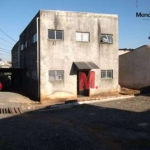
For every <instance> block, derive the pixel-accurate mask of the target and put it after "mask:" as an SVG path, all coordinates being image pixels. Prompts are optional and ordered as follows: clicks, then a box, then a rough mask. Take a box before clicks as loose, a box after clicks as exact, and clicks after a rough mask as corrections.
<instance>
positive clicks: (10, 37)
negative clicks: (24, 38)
mask: <svg viewBox="0 0 150 150" xmlns="http://www.w3.org/2000/svg"><path fill="white" fill-rule="evenodd" d="M0 31H1V32H2V33H3V34H5V35H6V36H7V37H9V38H10V39H11V40H12V41H14V42H16V41H15V40H14V39H13V38H12V37H10V36H9V35H8V34H6V33H5V32H4V31H3V30H2V29H0Z"/></svg>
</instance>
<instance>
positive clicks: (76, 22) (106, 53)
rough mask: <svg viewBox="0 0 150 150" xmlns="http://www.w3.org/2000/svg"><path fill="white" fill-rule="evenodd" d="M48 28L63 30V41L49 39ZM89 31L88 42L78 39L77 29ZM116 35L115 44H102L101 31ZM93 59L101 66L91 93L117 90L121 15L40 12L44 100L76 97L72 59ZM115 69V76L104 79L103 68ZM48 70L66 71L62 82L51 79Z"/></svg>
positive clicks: (87, 60)
mask: <svg viewBox="0 0 150 150" xmlns="http://www.w3.org/2000/svg"><path fill="white" fill-rule="evenodd" d="M48 29H54V30H63V31H64V40H50V39H48ZM77 31H79V32H89V33H90V41H89V42H77V41H76V32H77ZM101 33H103V34H113V39H114V41H113V44H101V43H100V34H101ZM78 61H79V62H81V61H84V62H89V61H92V62H94V63H95V64H96V65H98V66H99V68H100V69H94V70H93V71H95V73H96V80H95V81H96V84H95V85H96V86H97V87H98V88H94V89H90V96H92V95H96V94H99V93H101V92H108V91H116V90H118V17H117V16H116V15H99V14H89V13H75V12H53V11H40V89H41V93H40V94H41V100H44V99H48V98H49V99H57V98H76V97H77V72H76V71H75V70H74V71H73V73H72V69H73V68H72V65H73V62H78ZM109 69H110V70H113V79H101V70H109ZM49 70H64V80H63V81H49Z"/></svg>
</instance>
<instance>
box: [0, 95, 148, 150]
mask: <svg viewBox="0 0 150 150" xmlns="http://www.w3.org/2000/svg"><path fill="white" fill-rule="evenodd" d="M48 108H49V107H48V106H47V108H45V109H42V110H35V111H32V112H28V113H24V114H21V115H17V116H11V117H9V118H5V119H1V120H0V128H1V131H0V149H2V150H41V149H42V150H122V149H123V150H124V149H125V150H148V149H150V119H149V118H150V111H149V108H150V97H149V96H137V97H135V98H131V99H122V100H116V101H110V102H100V103H95V104H90V105H89V104H84V105H78V106H74V107H70V108H66V109H59V110H51V111H49V110H48Z"/></svg>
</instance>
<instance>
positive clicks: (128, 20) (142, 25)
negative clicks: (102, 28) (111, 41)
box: [0, 0, 150, 61]
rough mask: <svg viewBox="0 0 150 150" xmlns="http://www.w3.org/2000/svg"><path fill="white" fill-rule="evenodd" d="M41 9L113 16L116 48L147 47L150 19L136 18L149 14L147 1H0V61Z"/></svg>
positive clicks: (4, 58)
mask: <svg viewBox="0 0 150 150" xmlns="http://www.w3.org/2000/svg"><path fill="white" fill-rule="evenodd" d="M43 9H45V10H63V11H76V12H91V13H102V14H117V15H118V18H119V22H118V23H119V28H118V31H119V41H118V42H119V48H132V49H134V48H137V47H140V46H142V45H149V44H150V40H149V39H148V37H150V17H147V18H142V17H136V12H142V13H150V0H0V58H2V60H8V61H11V49H12V48H13V46H14V44H15V43H16V42H17V41H18V40H19V35H20V34H21V32H22V31H23V30H24V28H25V27H26V26H27V25H28V24H29V22H30V21H31V20H32V18H33V17H34V16H35V15H36V13H37V12H38V11H39V10H43ZM15 41H16V42H15Z"/></svg>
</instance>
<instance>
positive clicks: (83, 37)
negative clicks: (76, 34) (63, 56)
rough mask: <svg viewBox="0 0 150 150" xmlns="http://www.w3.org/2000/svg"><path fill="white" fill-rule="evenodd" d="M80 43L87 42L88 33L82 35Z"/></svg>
mask: <svg viewBox="0 0 150 150" xmlns="http://www.w3.org/2000/svg"><path fill="white" fill-rule="evenodd" d="M82 41H84V42H88V41H89V33H82Z"/></svg>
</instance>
